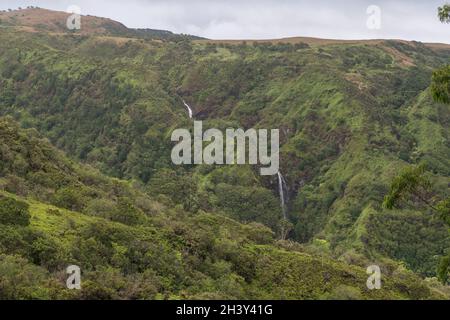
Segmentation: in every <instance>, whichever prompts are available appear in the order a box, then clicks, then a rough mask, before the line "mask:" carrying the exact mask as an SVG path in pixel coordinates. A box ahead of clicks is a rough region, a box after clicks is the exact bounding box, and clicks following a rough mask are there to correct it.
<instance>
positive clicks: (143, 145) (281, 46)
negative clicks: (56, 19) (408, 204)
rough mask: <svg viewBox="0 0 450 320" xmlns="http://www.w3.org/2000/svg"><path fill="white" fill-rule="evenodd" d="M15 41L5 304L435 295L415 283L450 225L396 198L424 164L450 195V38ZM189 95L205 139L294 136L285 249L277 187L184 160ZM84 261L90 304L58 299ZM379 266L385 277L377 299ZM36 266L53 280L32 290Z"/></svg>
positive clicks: (0, 165) (29, 37)
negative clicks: (395, 191) (408, 174)
mask: <svg viewBox="0 0 450 320" xmlns="http://www.w3.org/2000/svg"><path fill="white" fill-rule="evenodd" d="M35 10H37V9H35ZM1 23H2V21H0V24H1ZM142 32H144V31H142ZM0 42H1V43H2V46H0V88H1V90H0V116H3V118H1V121H0V135H1V140H0V160H1V162H0V190H4V191H3V192H2V197H3V199H2V200H0V216H1V212H2V211H1V206H2V202H4V205H5V206H11V205H12V206H19V207H21V206H24V204H28V205H29V209H28V211H29V213H30V217H29V221H28V220H27V219H25V220H27V221H25V222H24V223H22V224H17V223H16V222H15V221H9V220H8V219H9V218H8V217H6V218H5V219H6V220H7V221H6V223H4V224H3V223H2V222H1V221H0V230H1V231H0V233H1V235H0V253H1V254H2V255H1V256H0V261H1V263H0V279H4V280H5V281H6V282H5V283H6V285H5V288H3V287H1V288H0V295H1V294H4V297H6V298H11V297H38V298H49V297H67V298H70V297H73V295H77V294H79V295H81V296H76V298H89V297H95V298H224V299H228V298H255V299H259V298H277V299H278V298H291V299H300V298H305V299H313V298H333V297H337V296H339V297H343V298H345V297H346V298H359V297H361V298H400V299H403V298H430V297H431V296H432V295H433V294H435V295H438V293H436V292H437V291H436V290H437V289H436V288H434V289H430V286H434V287H436V286H437V285H436V284H434V280H429V279H428V280H427V282H424V281H422V280H419V277H420V278H422V279H425V278H432V277H435V276H436V266H437V264H438V261H439V257H441V256H443V255H445V254H446V252H448V250H449V248H450V237H449V233H448V227H446V226H445V225H444V222H442V221H441V220H440V219H439V218H438V217H436V216H434V215H433V214H431V213H430V212H427V211H426V210H421V211H413V210H411V209H407V208H405V209H403V210H386V209H383V208H382V205H381V204H382V202H383V197H384V195H385V194H386V193H387V192H388V191H389V186H390V182H391V181H392V178H393V177H394V176H395V175H396V174H397V173H398V172H399V171H400V170H401V169H402V168H404V167H406V166H408V165H412V164H420V163H423V162H425V163H426V164H427V167H428V169H429V170H430V171H431V172H432V174H433V186H434V189H435V192H436V193H437V194H440V195H441V196H443V197H448V196H449V194H450V190H449V185H450V144H449V139H448V138H449V134H450V131H449V128H450V126H449V122H450V109H449V106H448V105H444V104H437V103H435V102H433V99H432V94H431V92H430V89H429V88H430V84H431V77H432V73H433V70H435V69H436V68H438V67H441V66H442V65H445V64H448V63H449V61H450V46H447V45H431V44H423V43H418V42H406V41H383V40H377V41H360V42H358V41H327V40H318V39H307V38H298V39H286V40H279V41H272V42H270V41H255V42H251V41H247V42H242V41H235V42H227V41H216V42H215V41H209V40H195V41H194V40H191V38H189V37H177V38H176V39H171V38H166V39H164V41H161V39H155V37H145V36H142V35H138V34H120V35H118V34H110V33H108V34H98V33H95V32H94V33H90V34H76V33H74V34H62V33H58V32H54V31H49V30H38V31H36V30H35V31H33V32H30V31H27V30H26V29H23V28H22V29H20V28H0ZM183 100H184V101H186V102H187V103H188V104H189V105H190V106H191V107H192V108H193V111H194V118H195V119H197V120H203V125H204V127H205V128H219V129H225V128H228V127H234V128H238V127H242V128H245V129H247V128H252V127H253V128H279V129H280V138H281V144H282V146H281V158H280V161H281V165H280V167H281V168H280V170H281V172H282V173H283V175H284V177H285V178H286V182H287V188H288V198H289V199H288V203H287V205H288V216H289V222H290V224H289V226H288V227H289V230H290V231H289V232H288V234H287V241H281V240H279V239H281V238H283V236H282V234H281V233H282V232H281V231H282V229H284V230H285V227H286V226H285V222H283V219H282V218H283V216H282V211H281V208H280V199H279V194H278V180H277V178H276V176H274V177H261V176H260V175H259V170H258V168H257V167H256V166H206V165H201V166H192V167H177V166H174V165H173V164H172V162H171V159H170V154H171V149H172V146H173V145H172V143H171V141H170V135H171V133H172V131H173V130H174V129H176V128H191V127H192V121H191V120H190V119H189V118H188V115H187V112H186V109H185V107H184V105H183ZM19 127H20V128H19ZM40 135H42V137H41V136H40ZM44 137H45V138H46V139H48V142H46V141H44V140H42V138H44ZM57 149H59V150H61V151H57ZM62 152H64V154H63V153H62ZM66 155H67V156H66ZM69 159H70V160H69ZM97 170H98V171H97ZM99 172H101V173H99ZM11 199H15V200H17V201H19V202H18V204H16V203H15V202H14V203H13V202H11V201H12V200H11ZM8 201H9V202H8ZM19 204H22V205H19ZM6 216H7V215H6ZM0 220H1V219H0ZM12 220H14V219H12ZM8 221H9V222H8ZM283 226H284V228H283ZM69 263H71V264H79V265H80V266H84V268H85V269H86V274H85V276H84V278H83V279H85V280H84V281H86V279H89V282H88V283H86V288H85V289H83V290H82V291H81V292H75V293H74V292H68V291H65V290H63V289H62V286H63V285H64V282H63V281H61V279H64V277H65V274H64V272H62V271H61V270H64V266H66V265H67V264H69ZM374 263H375V264H379V265H380V266H382V270H383V273H385V274H387V275H388V277H389V278H388V280H387V282H386V284H385V285H384V287H383V290H380V291H371V292H369V291H368V290H367V288H366V285H365V281H366V279H367V275H366V273H365V268H366V267H367V266H369V265H371V264H374ZM16 266H21V267H20V268H17V267H16ZM21 268H22V269H30V270H32V271H31V272H36V273H37V274H39V275H40V277H36V281H32V283H31V284H29V283H28V282H27V281H29V279H28V278H27V276H26V275H24V274H23V273H22V272H18V270H20V269H21ZM12 277H14V279H16V280H14V281H17V282H18V283H20V284H21V285H20V286H19V287H18V288H19V289H17V290H15V289H12V287H11V286H8V281H12V280H8V279H10V278H11V279H12ZM0 283H2V282H0ZM430 283H431V284H432V285H431V284H430ZM0 286H1V285H0ZM430 290H432V291H430ZM439 290H440V292H441V293H439V294H444V293H442V292H443V291H445V290H448V287H447V288H440V289H439ZM0 297H1V296H0ZM441 297H442V296H441Z"/></svg>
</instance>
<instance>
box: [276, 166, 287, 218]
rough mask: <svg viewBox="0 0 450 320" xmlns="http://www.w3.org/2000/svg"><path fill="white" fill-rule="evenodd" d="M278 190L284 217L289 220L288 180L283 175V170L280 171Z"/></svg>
mask: <svg viewBox="0 0 450 320" xmlns="http://www.w3.org/2000/svg"><path fill="white" fill-rule="evenodd" d="M278 190H279V192H280V201H281V209H282V211H283V217H284V219H286V220H288V217H287V210H286V198H285V195H286V193H285V192H286V191H287V186H286V180H284V177H283V175H282V174H281V172H279V171H278Z"/></svg>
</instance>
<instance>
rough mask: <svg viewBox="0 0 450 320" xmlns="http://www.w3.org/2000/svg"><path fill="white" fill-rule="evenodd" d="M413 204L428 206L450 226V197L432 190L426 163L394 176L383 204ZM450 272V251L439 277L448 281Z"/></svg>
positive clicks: (394, 205) (399, 205) (390, 206)
mask: <svg viewBox="0 0 450 320" xmlns="http://www.w3.org/2000/svg"><path fill="white" fill-rule="evenodd" d="M404 205H412V206H413V207H415V208H422V209H423V208H428V209H430V210H431V211H432V212H434V213H435V214H438V215H439V216H440V218H441V219H442V220H443V221H444V222H445V223H446V224H447V225H448V226H450V197H448V196H447V197H442V196H439V195H438V194H436V193H435V192H434V191H433V190H432V183H431V180H430V178H429V175H428V173H427V171H426V168H425V166H424V165H421V166H417V167H408V168H406V169H404V170H403V171H402V172H401V173H400V175H398V176H397V177H395V178H394V180H393V182H392V185H391V189H390V191H389V193H388V194H387V195H386V196H385V198H384V202H383V206H384V207H385V208H386V209H394V208H400V207H402V206H404ZM449 273H450V252H449V253H448V255H447V256H446V257H444V258H442V260H441V263H440V265H439V267H438V277H439V279H440V280H441V281H442V282H443V283H447V282H448V279H449Z"/></svg>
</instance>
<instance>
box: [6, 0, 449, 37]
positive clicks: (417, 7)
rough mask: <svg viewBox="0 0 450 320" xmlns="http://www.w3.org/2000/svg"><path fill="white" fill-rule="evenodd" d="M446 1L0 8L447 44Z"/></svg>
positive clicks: (241, 32) (249, 33)
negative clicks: (442, 9) (440, 10)
mask: <svg viewBox="0 0 450 320" xmlns="http://www.w3.org/2000/svg"><path fill="white" fill-rule="evenodd" d="M445 1H450V0H379V1H377V0H341V1H339V0H310V1H306V0H127V1H124V0H70V1H66V0H24V1H22V0H1V1H0V9H7V8H17V7H19V6H21V7H26V6H28V5H33V6H39V7H42V8H48V9H55V10H61V11H66V9H67V8H68V7H69V6H70V5H77V6H79V7H80V8H81V10H82V14H91V15H96V16H102V17H108V18H111V19H114V20H117V21H120V22H122V23H124V24H125V25H127V26H128V27H135V28H138V27H139V28H154V29H165V30H170V31H173V32H176V33H189V34H194V35H199V36H203V37H207V38H211V39H270V38H282V37H292V36H310V37H320V38H334V39H373V38H383V39H387V38H389V39H405V40H418V41H424V42H445V43H450V25H448V24H441V23H440V22H439V20H438V18H437V7H439V6H440V5H442V4H444V3H445ZM370 5H376V6H378V7H379V8H380V9H381V20H380V21H381V25H380V26H381V29H373V28H372V29H371V28H368V26H367V20H368V19H369V18H370V16H373V17H374V18H376V17H375V15H376V13H375V11H372V14H368V13H367V9H368V7H369V6H370ZM373 14H375V15H373ZM371 21H374V20H373V19H372V20H371ZM375 25H376V24H372V26H375Z"/></svg>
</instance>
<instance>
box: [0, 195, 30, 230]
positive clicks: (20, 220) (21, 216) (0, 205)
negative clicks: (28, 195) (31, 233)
mask: <svg viewBox="0 0 450 320" xmlns="http://www.w3.org/2000/svg"><path fill="white" fill-rule="evenodd" d="M28 207H29V206H28V204H27V203H25V202H22V201H16V200H14V199H12V198H3V199H0V224H6V225H19V226H27V225H29V224H30V213H29V212H28Z"/></svg>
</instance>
